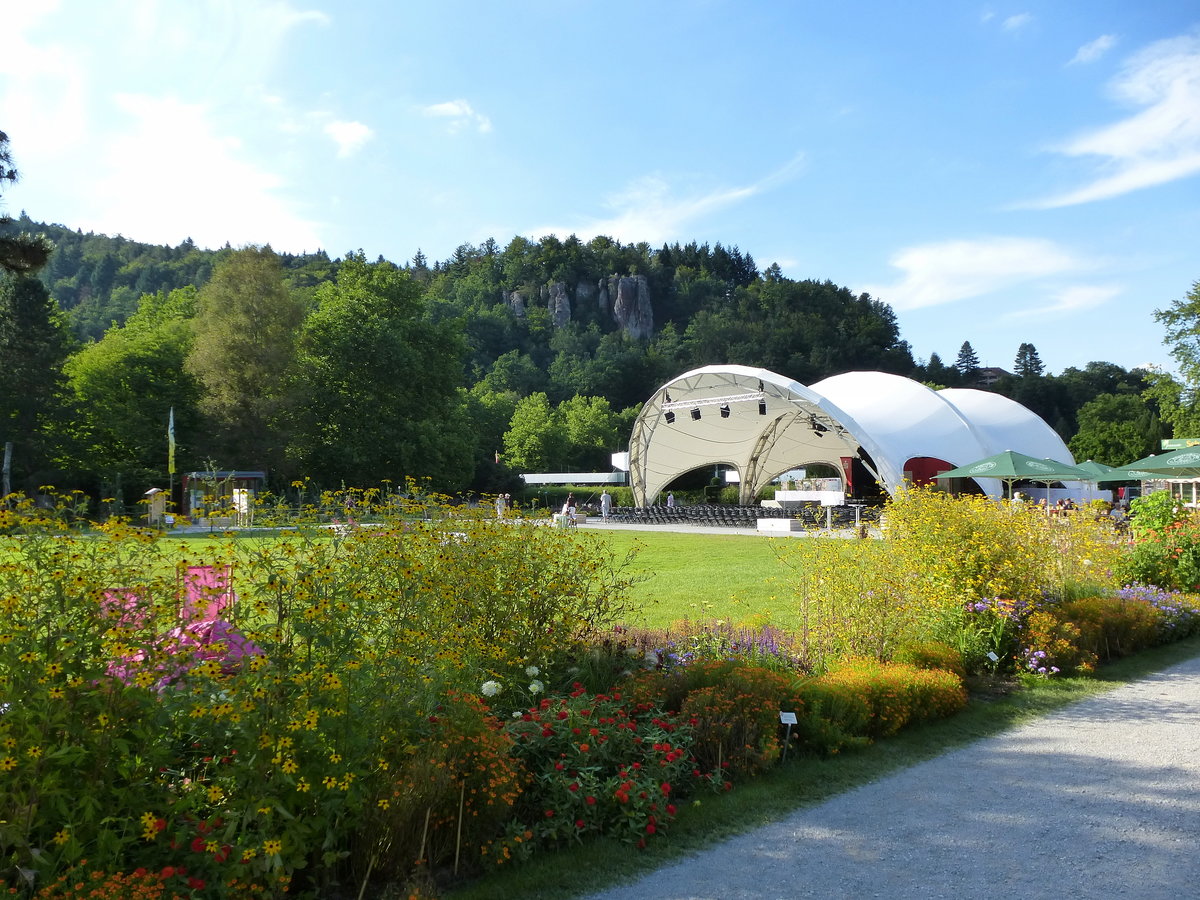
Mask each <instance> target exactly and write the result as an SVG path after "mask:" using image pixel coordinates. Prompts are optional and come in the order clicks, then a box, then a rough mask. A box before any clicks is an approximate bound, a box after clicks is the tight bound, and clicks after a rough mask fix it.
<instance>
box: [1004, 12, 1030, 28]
mask: <svg viewBox="0 0 1200 900" xmlns="http://www.w3.org/2000/svg"><path fill="white" fill-rule="evenodd" d="M1032 21H1033V16H1032V15H1030V14H1029V13H1018V14H1017V15H1015V16H1009V17H1008V18H1007V19H1005V20H1004V24H1003V26H1002V27H1003V28H1004V30H1005V31H1018V30H1020V29H1021V28H1024V27H1025V26H1026V25H1028V24H1029V23H1030V22H1032Z"/></svg>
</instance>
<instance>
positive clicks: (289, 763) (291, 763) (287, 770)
mask: <svg viewBox="0 0 1200 900" xmlns="http://www.w3.org/2000/svg"><path fill="white" fill-rule="evenodd" d="M299 768H300V766H298V765H297V764H296V761H295V760H294V759H285V760H284V761H283V771H284V774H285V775H291V774H292V773H293V772H295V771H296V770H297V769H299Z"/></svg>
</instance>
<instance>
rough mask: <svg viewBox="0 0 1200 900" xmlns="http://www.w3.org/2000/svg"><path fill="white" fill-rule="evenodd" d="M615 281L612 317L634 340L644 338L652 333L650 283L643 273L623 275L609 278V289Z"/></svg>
mask: <svg viewBox="0 0 1200 900" xmlns="http://www.w3.org/2000/svg"><path fill="white" fill-rule="evenodd" d="M614 279H615V281H616V292H615V299H614V300H613V305H612V312H613V318H614V319H616V320H617V324H618V325H620V326H621V329H622V330H623V331H624V332H625V333H626V334H627V335H629V336H630V337H631V338H634V339H635V340H645V339H646V338H648V337H650V335H651V334H653V333H654V309H653V307H652V306H651V305H650V285H649V283H647V281H646V276H645V275H623V276H621V277H619V278H617V277H616V276H613V277H612V278H609V279H608V281H609V289H610V291H611V289H612V283H613V281H614Z"/></svg>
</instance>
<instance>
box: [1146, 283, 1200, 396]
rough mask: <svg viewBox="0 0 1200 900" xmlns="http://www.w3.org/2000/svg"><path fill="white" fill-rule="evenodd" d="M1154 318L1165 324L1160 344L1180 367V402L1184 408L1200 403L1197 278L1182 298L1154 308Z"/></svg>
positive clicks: (1198, 287) (1198, 297) (1198, 294)
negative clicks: (1166, 305)
mask: <svg viewBox="0 0 1200 900" xmlns="http://www.w3.org/2000/svg"><path fill="white" fill-rule="evenodd" d="M1154 318H1155V320H1156V321H1157V322H1159V323H1160V324H1162V325H1164V326H1165V327H1166V336H1165V337H1164V338H1163V343H1164V344H1166V345H1167V347H1168V349H1169V351H1170V354H1171V357H1172V358H1173V359H1174V360H1175V362H1176V363H1177V364H1178V366H1179V374H1180V376H1182V382H1181V383H1182V388H1183V390H1182V395H1181V398H1180V402H1181V404H1182V405H1183V406H1184V407H1195V406H1197V405H1200V400H1198V398H1197V394H1198V393H1200V281H1196V282H1194V283H1193V284H1192V289H1191V290H1190V291H1189V292H1188V293H1187V295H1186V296H1184V297H1183V298H1181V299H1179V300H1176V301H1174V302H1173V303H1171V305H1170V306H1168V307H1167V308H1166V309H1156V310H1155V311H1154Z"/></svg>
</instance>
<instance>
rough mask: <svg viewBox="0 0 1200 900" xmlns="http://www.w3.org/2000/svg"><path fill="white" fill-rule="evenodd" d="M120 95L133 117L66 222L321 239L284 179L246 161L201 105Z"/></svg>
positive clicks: (129, 230) (248, 238) (183, 233)
mask: <svg viewBox="0 0 1200 900" xmlns="http://www.w3.org/2000/svg"><path fill="white" fill-rule="evenodd" d="M117 103H118V106H119V108H120V109H122V110H123V111H124V112H125V113H126V114H127V115H128V117H129V121H130V123H131V124H130V127H129V128H127V129H125V130H124V131H123V132H122V133H121V135H120V136H119V137H116V138H113V139H112V140H110V141H109V142H108V145H107V149H106V152H105V153H104V154H103V156H102V157H101V159H100V160H99V162H100V167H99V169H100V171H101V172H102V173H103V175H101V177H100V178H99V179H98V180H97V182H96V183H95V186H94V194H93V207H92V210H91V212H90V215H89V216H88V217H87V220H86V221H83V222H78V223H72V224H76V225H77V227H82V228H87V229H92V230H95V231H101V232H106V233H108V234H118V233H120V234H125V235H126V236H127V237H130V238H134V239H137V240H142V241H149V242H154V243H166V244H178V243H180V242H181V241H182V240H183V239H184V238H186V237H191V238H192V239H193V240H195V241H196V243H197V244H199V245H200V246H206V247H219V246H221V245H223V244H224V243H225V242H226V241H228V242H229V243H231V244H233V245H234V246H238V245H241V244H249V243H254V244H266V243H269V244H271V245H272V246H273V247H275V248H276V249H278V250H288V251H293V252H299V251H302V250H316V249H318V248H319V247H321V246H322V242H321V240H320V238H319V237H318V235H317V231H316V227H315V225H314V224H313V223H312V222H308V221H305V220H304V219H303V218H302V217H301V216H299V215H298V214H297V213H296V212H295V211H294V210H292V209H290V208H289V207H288V205H287V204H286V203H285V202H284V201H282V200H281V199H280V198H279V196H278V191H279V189H280V188H281V187H283V182H282V179H280V178H279V177H278V176H276V175H274V174H271V173H270V172H268V171H266V170H264V169H261V168H258V167H256V166H255V165H253V164H251V163H250V162H247V161H246V160H245V159H244V153H243V149H244V148H243V146H242V143H241V142H240V141H239V140H237V139H236V138H231V137H228V136H225V135H222V134H219V133H218V132H217V131H216V130H215V129H214V127H213V125H212V123H211V122H210V121H209V119H210V116H209V113H208V111H207V110H206V109H205V108H204V107H202V106H199V105H193V104H187V103H182V102H180V101H178V100H173V99H164V98H158V97H149V96H145V95H133V94H126V95H121V96H120V97H118V98H117ZM135 229H136V231H135Z"/></svg>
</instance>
